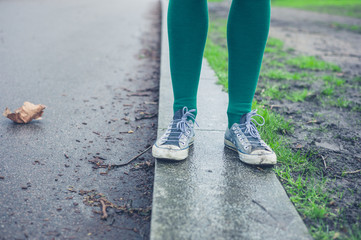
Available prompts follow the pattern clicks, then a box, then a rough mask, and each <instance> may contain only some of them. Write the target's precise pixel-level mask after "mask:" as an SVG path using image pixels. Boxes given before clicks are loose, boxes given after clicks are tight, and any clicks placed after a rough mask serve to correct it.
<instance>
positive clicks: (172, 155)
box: [152, 139, 194, 161]
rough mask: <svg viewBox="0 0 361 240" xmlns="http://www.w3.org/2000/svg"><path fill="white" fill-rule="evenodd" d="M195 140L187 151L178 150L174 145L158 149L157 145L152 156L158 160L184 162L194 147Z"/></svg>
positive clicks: (153, 148) (154, 146)
mask: <svg viewBox="0 0 361 240" xmlns="http://www.w3.org/2000/svg"><path fill="white" fill-rule="evenodd" d="M193 142H194V139H192V140H191V142H190V143H189V145H188V147H187V148H185V149H182V150H181V149H177V148H176V146H174V145H168V147H164V146H163V147H158V146H157V145H156V144H154V145H153V147H152V155H153V157H155V158H157V159H164V160H171V161H182V160H185V159H186V158H187V157H188V154H189V148H190V147H191V146H192V145H193Z"/></svg>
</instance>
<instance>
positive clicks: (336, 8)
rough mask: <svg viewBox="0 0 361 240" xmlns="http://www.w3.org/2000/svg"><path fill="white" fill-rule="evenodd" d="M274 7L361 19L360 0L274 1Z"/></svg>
mask: <svg viewBox="0 0 361 240" xmlns="http://www.w3.org/2000/svg"><path fill="white" fill-rule="evenodd" d="M272 5H273V6H279V7H292V8H300V9H304V10H309V11H316V12H321V13H327V14H332V15H340V16H349V17H356V18H361V2H360V1H359V0H273V1H272Z"/></svg>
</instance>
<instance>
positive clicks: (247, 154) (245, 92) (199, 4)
mask: <svg viewBox="0 0 361 240" xmlns="http://www.w3.org/2000/svg"><path fill="white" fill-rule="evenodd" d="M269 23H270V0H233V2H232V5H231V9H230V12H229V17H228V24H227V43H228V63H229V64H228V70H229V72H228V91H229V94H228V95H229V105H228V109H227V115H228V129H227V130H226V133H225V146H226V147H228V148H230V149H233V150H235V151H237V152H238V153H239V158H240V160H241V161H243V162H246V163H249V164H257V165H264V164H267V165H268V164H275V163H276V155H275V153H274V152H273V151H272V150H271V149H270V148H269V147H268V145H267V144H266V143H265V142H264V141H263V140H262V139H261V137H260V135H259V133H258V131H257V128H256V125H257V124H258V125H263V123H261V124H260V123H258V122H257V121H256V120H255V119H253V118H252V117H254V116H259V115H258V114H256V111H251V107H252V100H253V97H254V93H255V90H256V86H257V82H258V77H259V71H260V68H261V63H262V58H263V52H264V48H265V45H266V41H267V37H268V30H269ZM207 31H208V7H207V0H170V2H169V8H168V38H169V53H170V68H171V78H172V84H173V93H174V104H173V111H174V116H173V120H172V121H171V124H170V125H169V126H168V129H167V131H166V132H165V133H164V134H163V135H162V136H161V137H160V138H159V139H158V140H157V142H156V143H155V144H154V145H153V149H152V153H153V156H154V157H156V158H163V159H171V160H183V159H185V158H187V156H188V149H189V146H190V145H192V143H193V139H194V131H193V121H192V120H194V119H195V117H196V114H197V90H198V83H199V77H200V72H201V66H202V59H203V52H204V46H205V43H206V38H207ZM259 117H261V116H259ZM261 118H262V117H261Z"/></svg>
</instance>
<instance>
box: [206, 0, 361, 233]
mask: <svg viewBox="0 0 361 240" xmlns="http://www.w3.org/2000/svg"><path fill="white" fill-rule="evenodd" d="M229 5H230V4H229V2H222V3H209V10H210V19H211V21H212V20H213V21H215V20H217V19H225V18H226V17H227V15H228V11H229ZM335 22H338V23H342V24H352V25H361V20H360V19H353V18H348V17H340V16H331V15H327V14H319V13H315V12H307V11H302V10H296V9H287V8H273V9H272V17H271V29H270V37H274V38H278V39H280V40H282V41H283V42H284V44H285V47H284V49H288V54H289V57H295V56H299V55H308V56H317V57H319V58H321V59H323V60H325V61H328V62H332V63H335V64H337V65H339V66H341V68H342V72H339V73H336V72H332V71H312V70H300V69H298V68H295V67H291V66H286V69H285V70H286V71H289V72H308V73H312V74H313V75H314V77H313V78H310V79H308V80H305V81H297V80H289V81H282V82H280V80H275V79H268V78H265V77H263V78H262V77H261V78H260V81H259V85H258V88H257V92H256V95H255V98H256V99H257V100H258V101H259V102H260V101H262V100H266V101H267V102H268V103H269V105H270V106H271V107H272V109H273V111H275V112H277V113H279V114H281V115H282V116H283V117H285V118H286V119H288V120H291V121H292V123H293V126H294V129H295V130H294V132H293V133H292V134H289V135H288V138H289V139H290V142H291V143H290V144H291V146H292V147H293V149H294V151H301V152H302V153H303V154H308V153H310V152H312V153H314V154H313V155H311V156H310V157H309V161H311V162H313V163H315V165H316V166H317V167H318V168H319V169H322V174H323V176H321V175H320V176H318V178H319V179H322V177H324V179H327V188H328V190H329V191H330V192H331V198H332V201H331V204H329V206H328V207H329V208H331V209H332V212H334V213H335V214H337V215H338V216H339V218H338V219H337V220H335V219H332V220H331V218H330V220H329V227H330V230H336V231H339V230H340V229H341V231H342V230H344V229H346V228H348V227H349V226H351V225H353V224H356V223H358V222H359V221H360V216H361V206H360V202H361V172H360V171H359V170H360V169H361V154H360V152H359V150H360V145H359V143H360V141H361V120H360V116H361V114H360V109H359V106H360V104H361V90H360V89H361V81H360V80H355V79H357V77H358V78H359V77H360V76H361V68H360V64H361V61H360V60H361V50H360V48H359V43H360V42H361V34H357V33H355V32H352V31H348V30H343V29H341V30H340V29H338V28H335V27H334V26H333V23H335ZM215 40H217V41H218V42H219V43H220V44H223V45H225V40H220V39H215ZM289 48H292V49H289ZM270 57H271V55H270V54H267V53H266V54H265V56H264V63H263V67H262V68H263V71H266V70H267V69H268V68H270V66H268V65H267V58H270ZM279 61H280V62H283V61H284V59H279ZM326 74H327V75H334V76H336V77H339V78H342V79H344V80H345V84H344V85H343V86H336V87H335V89H334V94H333V96H332V97H331V99H337V98H340V97H341V98H344V99H346V100H348V101H350V103H349V104H348V106H345V107H337V106H331V105H330V104H327V103H324V102H325V100H324V99H326V97H324V96H323V95H322V91H323V89H324V82H323V80H322V76H323V75H326ZM281 83H282V84H283V83H286V87H285V88H284V89H283V91H295V90H303V89H307V90H308V91H309V94H308V96H307V97H306V99H305V100H304V101H303V102H292V101H289V100H286V99H281V100H276V99H271V98H269V97H265V96H263V95H262V91H264V90H265V88H266V84H269V85H270V86H272V85H275V84H281ZM293 177H297V176H296V175H295V176H293ZM340 194H343V196H342V197H340ZM340 210H341V211H342V213H341V214H339V211H340ZM327 219H328V218H327ZM304 221H305V223H306V225H307V226H308V227H311V226H314V222H313V220H312V219H308V218H304ZM337 223H339V224H340V225H341V227H340V225H339V226H337V227H336V226H335V225H336V224H337ZM345 231H346V230H345Z"/></svg>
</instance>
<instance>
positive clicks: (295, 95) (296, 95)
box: [286, 89, 309, 102]
mask: <svg viewBox="0 0 361 240" xmlns="http://www.w3.org/2000/svg"><path fill="white" fill-rule="evenodd" d="M308 95H309V92H308V91H307V89H304V90H300V91H294V92H291V93H290V94H286V99H288V100H290V101H292V102H303V101H305V98H306V97H307V96H308Z"/></svg>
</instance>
